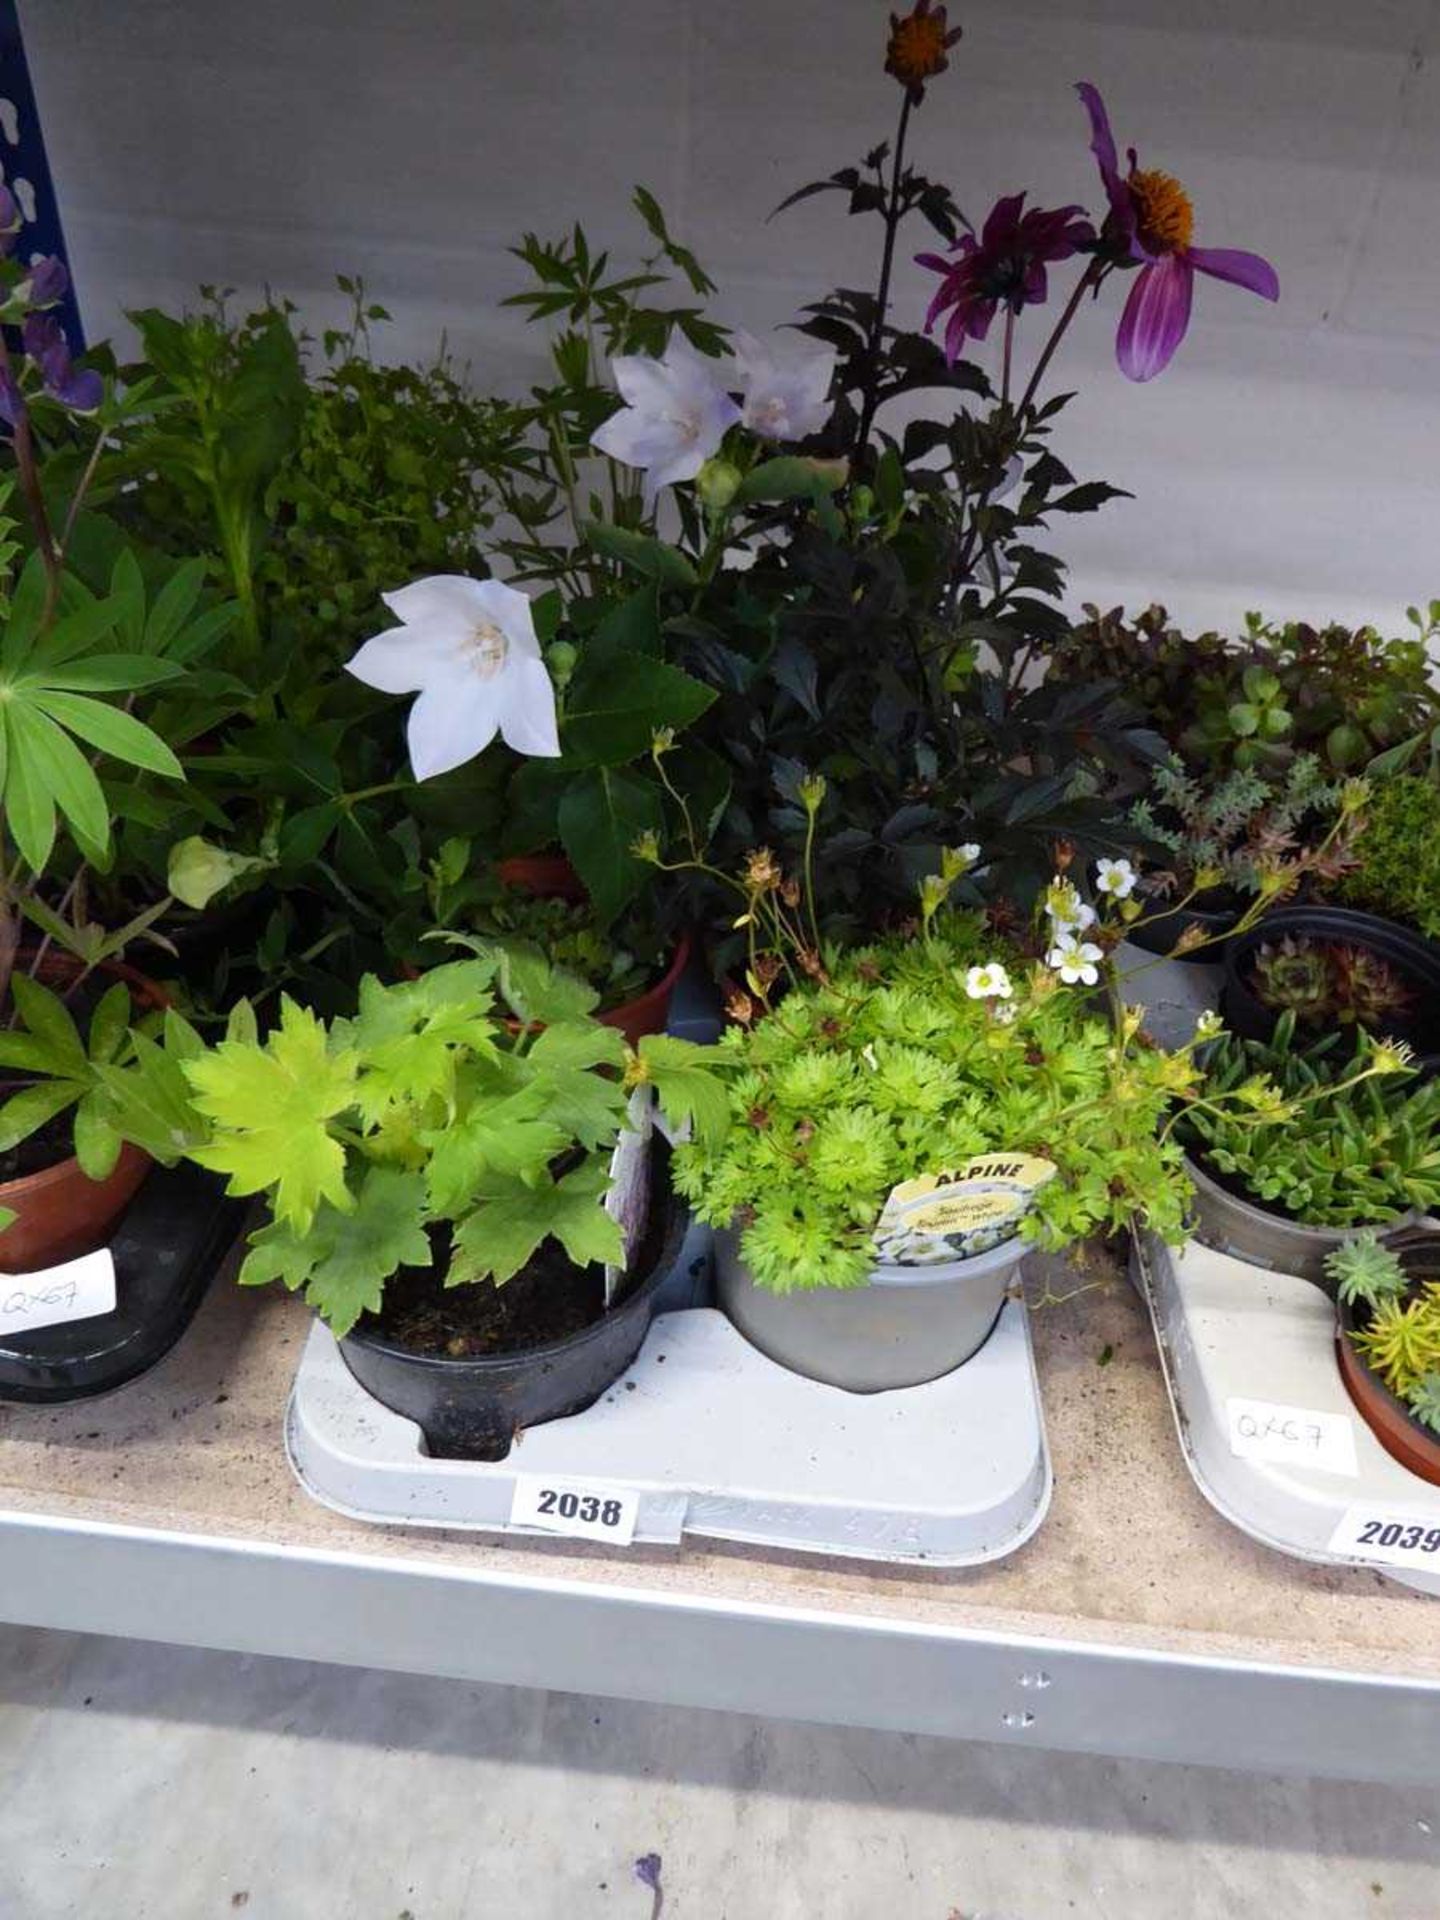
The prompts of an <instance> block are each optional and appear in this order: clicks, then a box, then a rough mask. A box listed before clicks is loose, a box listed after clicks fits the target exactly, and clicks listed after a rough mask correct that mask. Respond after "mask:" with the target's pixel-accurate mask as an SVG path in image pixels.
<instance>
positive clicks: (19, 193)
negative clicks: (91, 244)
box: [0, 0, 85, 353]
mask: <svg viewBox="0 0 1440 1920" xmlns="http://www.w3.org/2000/svg"><path fill="white" fill-rule="evenodd" d="M0 178H3V179H4V182H5V184H6V186H8V187H9V189H10V191H11V192H12V193H13V194H14V195H15V198H16V199H17V200H18V201H19V203H20V211H21V213H22V214H23V215H24V216H25V224H24V226H23V227H22V228H21V229H20V232H19V234H18V235H17V237H16V242H15V253H16V257H17V258H18V259H21V260H29V259H32V258H34V256H35V255H37V254H42V253H58V254H59V256H60V258H61V259H62V260H63V261H64V262H65V264H66V266H67V267H68V266H69V264H70V260H69V256H68V255H67V254H66V251H65V235H64V232H63V231H62V229H61V225H60V203H59V201H58V200H57V199H56V197H55V183H54V181H53V180H52V179H51V178H50V163H49V161H48V160H47V159H46V157H45V139H44V135H43V134H42V133H41V130H40V109H39V107H38V106H37V105H36V104H35V89H34V88H33V87H32V86H31V84H30V65H29V62H28V61H27V60H26V58H25V42H24V39H23V37H22V35H21V32H20V15H19V12H18V10H17V8H16V0H0ZM56 311H57V314H58V317H59V320H60V324H61V326H62V327H64V329H65V337H66V339H67V340H68V341H69V343H70V348H71V351H72V352H74V353H79V352H81V351H82V350H83V348H84V346H85V332H84V329H83V327H82V326H81V323H80V307H79V304H78V302H77V301H76V298H75V287H74V281H73V276H72V281H71V287H70V291H69V293H68V294H67V295H66V296H65V298H64V300H62V301H61V303H60V305H59V307H58V308H57V310H56Z"/></svg>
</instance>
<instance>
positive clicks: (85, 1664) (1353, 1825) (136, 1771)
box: [0, 1627, 1440, 1920]
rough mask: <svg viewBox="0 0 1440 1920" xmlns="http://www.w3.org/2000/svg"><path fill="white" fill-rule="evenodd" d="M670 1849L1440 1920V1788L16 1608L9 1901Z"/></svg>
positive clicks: (333, 1900) (1167, 1914) (992, 1915)
mask: <svg viewBox="0 0 1440 1920" xmlns="http://www.w3.org/2000/svg"><path fill="white" fill-rule="evenodd" d="M1240 1735H1241V1730H1239V1729H1237V1739H1238V1738H1239V1737H1240ZM648 1853H657V1854H659V1855H660V1857H661V1861H662V1870H661V1878H662V1885H663V1887H664V1892H665V1901H664V1914H665V1920H877V1917H879V1920H1052V1917H1054V1916H1063V1920H1070V1916H1074V1917H1075V1920H1102V1916H1103V1920H1156V1917H1157V1916H1161V1915H1163V1916H1164V1920H1211V1917H1212V1916H1214V1917H1215V1920H1220V1917H1221V1916H1223V1917H1224V1920H1251V1916H1266V1917H1267V1920H1270V1917H1272V1916H1273V1920H1301V1917H1302V1916H1303V1920H1364V1917H1368V1916H1374V1917H1375V1920H1437V1916H1440V1789H1437V1791H1436V1792H1435V1793H1429V1792H1415V1791H1402V1790H1391V1789H1386V1788H1381V1787H1367V1786H1345V1785H1337V1784H1334V1783H1327V1782H1304V1781H1284V1780H1277V1779H1271V1778H1265V1777H1260V1776H1255V1775H1247V1774H1229V1773H1219V1772H1211V1771H1207V1770H1203V1769H1198V1768H1182V1767H1152V1766H1145V1765H1139V1764H1135V1763H1130V1762H1119V1761H1107V1760H1096V1759H1080V1758H1072V1757H1068V1756H1059V1755H1046V1754H1042V1753H1028V1752H1027V1753H1019V1752H1015V1751H1013V1750H1009V1749H1003V1748H999V1747H983V1746H960V1745H954V1744H949V1743H946V1742H942V1741H937V1740H930V1739H917V1738H911V1737H907V1736H901V1735H895V1734H881V1733H869V1732H860V1731H853V1730H842V1729H834V1728H822V1727H806V1726H797V1725H793V1724H787V1723H783V1722H768V1721H760V1720H751V1719H745V1718H742V1717H741V1716H739V1715H728V1714H717V1713H702V1712H695V1711H690V1710H680V1709H671V1708H660V1707H648V1706H635V1705H627V1704H624V1703H618V1702H614V1701H607V1700H589V1699H580V1698H576V1697H573V1696H567V1695H560V1694H545V1693H538V1692H524V1691H518V1690H509V1689H505V1688H500V1687H479V1686H465V1685H461V1684H456V1683H452V1682H449V1681H440V1680H427V1679H416V1678H412V1677H409V1676H405V1675H399V1674H385V1673H374V1672H364V1671H356V1670H353V1669H346V1668H340V1667H324V1666H309V1665H304V1664H302V1663H300V1662H293V1661H284V1660H270V1659H254V1658H243V1657H240V1656H232V1655H224V1654H209V1653H199V1652H194V1651H190V1650H186V1649H179V1648H171V1647H162V1646H148V1645H143V1644H136V1643H125V1642H120V1641H112V1640H101V1639H90V1638H82V1637H80V1636H74V1635H66V1634H58V1633H46V1632H38V1631H31V1630H28V1629H16V1628H7V1627H0V1920H62V1916H63V1920H72V1916H73V1917H74V1920H80V1916H84V1920H210V1917H211V1916H213V1917H214V1920H227V1917H228V1916H232V1915H234V1914H236V1913H243V1914H244V1915H245V1920H591V1916H595V1920H610V1917H611V1916H614V1920H625V1917H627V1916H628V1917H629V1920H652V1909H653V1908H654V1905H655V1903H654V1900H653V1897H652V1895H651V1894H650V1893H649V1892H648V1891H647V1889H646V1888H645V1887H644V1886H642V1885H641V1884H640V1883H639V1882H638V1881H637V1880H636V1878H635V1877H634V1872H633V1866H634V1862H635V1860H636V1858H637V1856H640V1855H643V1854H648Z"/></svg>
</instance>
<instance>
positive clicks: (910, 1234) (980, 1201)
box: [875, 1150, 1055, 1267]
mask: <svg viewBox="0 0 1440 1920" xmlns="http://www.w3.org/2000/svg"><path fill="white" fill-rule="evenodd" d="M1054 1176H1055V1168H1054V1166H1053V1165H1052V1164H1051V1162H1050V1161H1048V1160H1037V1159H1036V1158H1035V1157H1034V1155H1032V1154H1025V1153H1006V1152H1004V1151H1003V1150H1002V1151H999V1152H995V1153H981V1154H977V1155H976V1156H975V1158H974V1159H973V1160H967V1161H966V1162H965V1164H964V1166H962V1167H955V1168H951V1169H949V1170H947V1171H945V1172H942V1173H924V1174H921V1175H920V1176H919V1177H918V1178H917V1179H914V1180H902V1181H901V1182H900V1184H899V1185H898V1186H896V1187H893V1188H892V1189H891V1191H890V1195H889V1198H888V1199H887V1200H886V1202H885V1205H884V1206H883V1208H882V1209H881V1211H880V1219H879V1221H878V1222H877V1224H876V1227H875V1253H876V1257H877V1258H878V1259H879V1260H881V1261H885V1262H889V1263H891V1264H893V1265H897V1266H906V1267H914V1266H927V1265H933V1264H935V1263H936V1262H937V1261H941V1260H964V1259H968V1258H969V1256H970V1255H972V1254H976V1253H986V1252H988V1251H989V1249H990V1248H991V1247H998V1246H999V1245H1000V1243H1001V1242H1002V1241H1004V1240H1010V1239H1013V1237H1014V1236H1015V1234H1016V1233H1017V1232H1018V1231H1019V1228H1020V1222H1021V1221H1022V1220H1023V1219H1024V1217H1025V1215H1026V1214H1027V1213H1028V1212H1029V1211H1030V1209H1031V1207H1032V1206H1033V1205H1034V1204H1035V1196H1036V1194H1037V1193H1038V1192H1039V1191H1040V1189H1041V1187H1043V1186H1044V1185H1045V1183H1046V1181H1047V1180H1052V1179H1053V1178H1054Z"/></svg>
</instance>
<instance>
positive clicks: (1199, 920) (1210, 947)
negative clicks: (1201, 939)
mask: <svg viewBox="0 0 1440 1920" xmlns="http://www.w3.org/2000/svg"><path fill="white" fill-rule="evenodd" d="M1211 897H1212V898H1217V897H1219V898H1220V899H1221V900H1222V904H1221V905H1219V906H1210V907H1202V906H1196V905H1193V904H1192V905H1190V906H1188V907H1177V908H1175V909H1174V910H1173V911H1172V912H1170V913H1156V914H1153V915H1152V914H1151V912H1150V910H1149V908H1147V909H1146V917H1145V918H1144V920H1141V921H1139V922H1137V923H1136V925H1135V926H1133V927H1130V928H1128V929H1127V930H1126V934H1125V938H1126V939H1127V940H1128V941H1129V942H1130V944H1131V946H1133V947H1139V948H1140V949H1141V950H1142V951H1143V952H1145V953H1155V954H1159V955H1160V956H1161V957H1162V958H1164V957H1165V956H1167V955H1170V954H1172V953H1174V950H1175V946H1176V943H1177V942H1178V941H1179V938H1180V936H1181V934H1182V933H1183V932H1184V931H1185V929H1186V927H1192V926H1195V925H1197V924H1198V925H1200V926H1202V927H1203V928H1204V929H1205V932H1206V933H1207V934H1209V935H1227V934H1228V933H1229V931H1230V929H1231V927H1233V926H1234V924H1235V922H1236V921H1237V920H1238V919H1239V918H1240V915H1241V913H1242V912H1243V910H1244V909H1243V908H1242V906H1241V905H1240V904H1239V902H1237V901H1224V897H1223V896H1214V895H1212V896H1211ZM1228 945H1229V941H1228V939H1218V938H1216V939H1209V940H1207V941H1206V944H1205V945H1204V946H1203V947H1196V948H1195V949H1194V950H1193V952H1190V953H1175V958H1176V959H1177V960H1186V961H1190V962H1193V963H1194V964H1195V965H1197V966H1202V967H1214V966H1218V965H1219V964H1220V961H1221V959H1222V957H1223V956H1224V953H1225V950H1226V948H1227V947H1228Z"/></svg>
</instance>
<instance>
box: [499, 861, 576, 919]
mask: <svg viewBox="0 0 1440 1920" xmlns="http://www.w3.org/2000/svg"><path fill="white" fill-rule="evenodd" d="M495 871H496V872H497V873H498V874H499V876H500V879H501V882H502V883H503V884H504V885H505V886H507V887H514V888H515V889H516V891H517V892H519V893H533V894H534V896H535V898H536V899H537V900H573V901H574V902H575V904H576V905H577V906H578V905H579V904H580V903H581V901H583V900H584V898H585V885H584V882H583V881H582V880H581V878H580V876H579V874H578V873H576V871H575V869H574V867H572V866H571V864H570V862H569V861H568V860H567V859H566V858H565V856H564V854H563V853H521V854H516V855H515V856H514V857H513V858H512V859H509V860H502V861H501V862H500V864H499V866H498V867H497V868H496V869H495Z"/></svg>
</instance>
